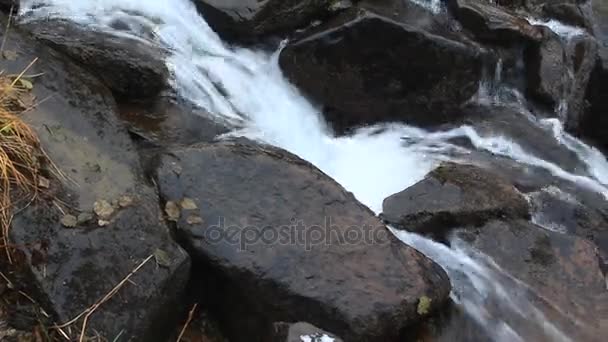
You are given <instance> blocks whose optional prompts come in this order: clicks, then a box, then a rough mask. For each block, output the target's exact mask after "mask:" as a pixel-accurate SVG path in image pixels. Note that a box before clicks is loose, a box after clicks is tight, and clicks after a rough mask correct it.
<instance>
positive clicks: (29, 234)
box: [0, 20, 189, 341]
mask: <svg viewBox="0 0 608 342" xmlns="http://www.w3.org/2000/svg"><path fill="white" fill-rule="evenodd" d="M5 25H6V22H5V21H3V20H2V22H1V25H0V26H2V27H3V28H4V27H5ZM5 48H6V49H7V50H10V51H14V52H15V53H16V58H15V59H14V60H13V59H11V60H2V61H1V62H0V67H1V69H2V70H5V72H7V73H14V74H18V73H19V72H20V71H21V70H23V68H24V67H25V66H26V65H27V64H29V63H30V62H31V61H32V60H33V59H34V57H39V60H38V62H37V63H36V64H35V65H34V66H33V67H32V68H31V69H30V70H29V71H28V73H31V74H38V73H43V74H42V76H39V77H36V78H35V79H32V84H33V89H32V94H33V96H34V97H35V99H38V100H42V99H45V101H41V102H40V103H39V104H38V105H36V106H35V107H34V108H33V109H32V110H31V111H29V112H27V113H25V114H24V115H23V118H24V120H25V121H26V122H27V123H28V124H29V125H31V127H32V128H33V129H35V131H36V132H37V133H38V135H39V137H40V140H41V143H42V147H43V148H44V149H45V150H46V152H47V153H48V155H49V157H50V158H51V159H52V161H53V162H54V163H55V164H56V165H58V167H59V169H60V171H61V174H62V175H63V176H60V175H59V174H58V173H57V172H56V173H55V175H54V176H53V177H50V178H51V179H50V187H49V190H48V191H46V192H44V193H42V194H41V195H40V196H39V200H38V201H36V202H34V203H32V204H31V205H30V206H29V207H28V208H27V209H26V210H24V211H21V212H19V213H18V214H17V215H16V216H15V217H14V220H13V224H12V227H11V232H10V241H11V242H12V243H14V244H15V245H17V246H19V247H18V248H17V249H16V250H14V251H13V252H14V256H15V260H21V261H20V264H21V267H24V268H25V270H26V272H25V273H27V274H26V276H29V282H30V283H31V284H33V287H34V288H35V292H37V294H38V296H37V299H38V301H39V302H40V303H44V304H47V307H46V310H47V311H48V312H49V313H50V314H51V315H52V316H53V318H54V321H56V322H58V323H62V322H66V321H68V320H70V319H71V318H73V317H75V316H76V315H78V314H79V313H81V312H82V311H84V310H85V309H87V308H88V307H89V306H91V305H92V304H94V303H95V302H97V301H98V300H100V299H101V298H102V297H104V296H105V295H106V294H107V293H108V292H109V291H110V290H111V289H112V288H114V287H115V286H116V285H117V284H118V283H119V282H120V281H121V280H123V279H124V278H125V277H127V275H129V273H131V272H132V271H133V270H134V269H135V268H136V267H137V266H138V265H140V263H142V261H143V260H145V259H146V258H148V257H149V256H154V255H155V254H156V253H157V252H158V251H159V250H160V251H162V253H163V254H164V255H165V261H164V262H163V264H162V265H159V263H158V262H157V260H156V259H157V258H154V257H152V258H151V259H149V261H148V262H147V263H146V264H145V265H144V266H143V267H142V268H141V269H140V270H139V271H138V272H137V273H136V274H135V275H134V276H133V277H131V278H130V282H128V283H127V284H126V285H125V286H124V287H123V288H122V289H121V290H120V291H119V293H117V294H116V295H115V296H113V297H112V298H111V299H110V300H109V301H108V302H106V303H105V304H103V305H102V306H101V307H99V309H97V311H96V312H95V313H94V314H93V315H92V316H91V317H90V320H89V322H88V330H87V333H88V334H90V335H94V334H95V333H94V332H98V333H99V334H100V335H101V336H103V337H105V338H108V339H109V340H112V339H114V338H115V337H116V336H118V335H119V334H120V335H121V336H122V338H124V339H125V340H129V339H131V340H146V341H156V340H162V338H163V334H164V333H165V332H167V331H169V330H170V327H172V326H173V322H172V320H173V319H174V315H173V314H172V310H173V308H175V305H174V304H175V303H177V302H178V301H179V300H180V298H181V294H182V292H183V289H184V287H185V284H186V281H187V279H188V275H189V257H188V256H187V255H186V253H185V252H184V251H183V250H182V249H181V248H179V247H178V246H177V245H176V244H175V243H174V242H173V241H172V239H171V237H170V234H169V230H168V228H167V226H166V225H165V223H164V221H163V220H162V215H161V212H160V209H159V206H158V203H159V200H158V195H157V194H156V192H155V190H154V188H153V187H152V186H151V185H150V184H149V183H148V182H147V181H146V180H145V179H143V178H142V176H141V174H142V170H141V167H140V164H139V158H138V155H137V153H136V150H135V147H134V145H133V143H132V142H131V140H130V138H129V136H128V134H127V132H126V130H125V128H124V127H123V125H122V124H121V123H120V122H119V121H118V119H117V110H116V105H115V103H114V100H113V98H112V96H111V95H110V91H109V90H108V89H107V88H106V87H105V86H104V85H103V84H102V83H101V82H99V81H98V80H96V79H95V78H93V77H92V76H89V74H88V73H87V72H86V71H85V70H83V69H81V68H80V67H79V66H77V65H75V64H72V63H70V62H68V61H66V58H65V57H63V56H61V55H59V54H58V53H56V52H54V51H52V50H50V49H48V48H46V47H43V46H41V45H40V44H38V43H36V42H35V41H34V40H32V39H31V38H29V37H28V36H27V35H25V34H22V33H20V32H19V31H18V29H15V28H12V29H11V33H10V37H9V39H8V41H7V45H6V47H5ZM125 196H126V197H125ZM127 197H128V198H130V201H127V200H126V198H127ZM101 201H104V202H101ZM96 202H97V205H96ZM101 204H103V205H101ZM110 208H111V209H112V210H110ZM66 215H71V216H72V217H76V218H77V220H76V224H75V225H74V224H73V223H74V221H73V220H71V221H70V222H71V224H70V226H74V227H66V226H65V225H63V224H62V222H61V221H62V219H64V218H65V217H66ZM78 218H81V220H79V219H78ZM64 222H65V220H64ZM81 323H82V321H79V322H78V323H77V325H78V327H80V324H81ZM167 326H169V328H168V327H167ZM76 330H78V329H74V331H76Z"/></svg>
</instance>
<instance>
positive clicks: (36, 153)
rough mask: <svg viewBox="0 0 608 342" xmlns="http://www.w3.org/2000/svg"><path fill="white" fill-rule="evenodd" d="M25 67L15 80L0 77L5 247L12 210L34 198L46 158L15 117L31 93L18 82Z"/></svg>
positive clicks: (0, 200) (0, 216)
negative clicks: (22, 101) (22, 102)
mask: <svg viewBox="0 0 608 342" xmlns="http://www.w3.org/2000/svg"><path fill="white" fill-rule="evenodd" d="M34 62H35V60H34V61H33V62H32V63H31V64H30V66H31V65H32V64H33V63H34ZM28 68H29V66H28ZM28 68H26V69H25V70H24V71H23V72H22V73H21V74H20V75H18V76H17V77H11V76H5V75H3V74H0V228H1V230H0V234H1V237H2V242H3V245H5V246H8V245H10V243H9V241H8V236H9V229H10V225H11V221H12V217H13V214H14V212H15V210H16V209H18V208H19V206H22V207H23V206H27V205H28V204H29V203H31V202H32V201H33V200H34V199H35V198H36V196H37V195H38V192H39V191H38V190H39V188H38V184H39V177H40V167H41V165H40V162H41V160H42V159H44V158H46V156H45V155H44V153H43V152H42V150H41V148H40V140H39V139H38V137H37V135H36V133H35V132H34V130H33V129H32V128H31V127H29V126H28V125H27V124H26V123H25V122H24V121H23V120H22V119H21V118H20V117H19V114H20V113H21V112H22V111H23V110H24V109H25V108H22V107H21V106H19V97H20V96H21V95H23V94H24V93H26V92H29V91H31V83H29V82H28V81H25V80H22V76H23V74H24V73H25V72H26V71H27V69H28ZM6 251H7V256H8V259H9V261H11V255H10V249H9V248H7V249H6Z"/></svg>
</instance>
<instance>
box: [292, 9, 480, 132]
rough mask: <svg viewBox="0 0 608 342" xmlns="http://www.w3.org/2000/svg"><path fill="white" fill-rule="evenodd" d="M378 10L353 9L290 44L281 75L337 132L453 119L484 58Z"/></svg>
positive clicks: (471, 92)
mask: <svg viewBox="0 0 608 342" xmlns="http://www.w3.org/2000/svg"><path fill="white" fill-rule="evenodd" d="M379 12H380V11H378V10H377V9H375V10H373V11H372V10H369V9H367V8H357V9H353V10H351V11H348V12H346V13H344V14H342V15H340V16H339V17H337V18H335V19H334V20H333V21H331V22H329V23H327V24H326V25H324V26H323V29H322V30H321V31H320V32H317V31H315V32H312V33H311V34H310V35H308V36H306V37H304V38H302V39H300V40H298V41H295V42H293V43H291V44H289V45H288V46H287V47H286V48H285V49H284V50H283V51H282V53H281V56H280V64H281V67H282V68H283V71H284V72H285V74H286V76H287V77H288V78H289V79H290V80H291V81H292V82H293V83H294V84H295V85H296V86H298V87H299V88H300V89H301V90H302V91H303V92H304V93H305V94H307V95H308V96H309V97H310V98H311V99H312V100H313V101H314V102H316V103H318V104H319V105H320V106H321V107H322V111H323V114H324V116H325V118H326V119H327V121H328V122H329V123H330V124H331V125H332V126H333V128H334V130H335V131H336V132H337V133H344V132H346V131H348V130H350V129H352V128H355V127H358V126H364V125H368V124H374V123H377V122H386V121H402V122H407V123H409V124H413V125H421V126H425V127H429V126H434V125H438V124H441V123H445V122H449V121H451V120H454V118H455V117H456V116H457V113H458V109H459V108H460V106H461V105H462V104H463V103H464V102H465V101H467V100H468V99H470V98H471V97H472V96H473V95H474V94H475V93H476V92H477V89H478V86H479V80H480V79H481V70H482V60H483V59H484V58H485V57H487V56H486V55H485V54H484V53H482V50H481V49H480V48H479V47H477V46H475V45H471V44H468V43H463V42H460V41H457V40H453V39H448V38H445V37H443V36H439V35H435V34H433V33H429V32H427V31H426V30H424V29H422V28H420V27H421V26H420V25H423V26H422V27H424V28H426V26H425V24H424V23H419V22H416V23H415V24H414V23H411V25H410V22H400V21H396V19H395V18H392V17H388V16H384V15H381V14H378V13H379ZM431 26H432V25H431ZM378 36H382V39H378Z"/></svg>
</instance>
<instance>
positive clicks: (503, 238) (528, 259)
mask: <svg viewBox="0 0 608 342" xmlns="http://www.w3.org/2000/svg"><path fill="white" fill-rule="evenodd" d="M469 238H471V239H472V240H471V241H472V244H473V246H474V247H475V248H476V249H478V250H479V251H481V252H483V253H484V254H486V255H488V256H489V257H491V258H492V260H493V261H494V262H496V264H498V265H499V266H500V267H501V268H502V270H504V272H506V273H507V274H509V275H511V276H513V277H515V278H516V279H518V280H519V281H521V282H523V283H525V284H527V285H528V287H529V289H528V293H526V294H525V295H526V296H527V297H528V298H530V300H531V302H532V303H534V305H535V307H536V308H537V309H539V310H541V312H542V313H543V314H544V315H545V319H546V321H547V322H552V324H554V325H555V326H557V327H560V328H561V329H562V331H563V332H564V333H566V334H567V335H568V336H569V337H570V338H572V340H575V341H601V340H602V337H603V336H605V334H606V330H607V329H608V325H606V322H607V321H606V319H607V318H606V317H607V316H606V312H607V310H608V291H606V282H605V279H604V276H603V274H602V272H601V271H600V268H599V265H598V261H597V251H596V247H595V245H594V244H593V243H590V242H589V241H587V240H585V239H582V238H579V237H574V236H569V235H565V234H561V233H556V232H552V231H548V230H545V229H543V228H540V227H538V226H535V225H533V224H530V223H527V222H524V221H513V222H500V221H493V222H490V223H488V224H487V225H485V226H484V227H482V228H480V229H478V231H477V233H476V234H475V236H474V237H469ZM503 286H504V284H503ZM536 334H545V338H549V340H552V339H555V338H556V335H552V334H554V333H552V332H551V331H545V332H542V331H538V332H536ZM536 340H542V339H536Z"/></svg>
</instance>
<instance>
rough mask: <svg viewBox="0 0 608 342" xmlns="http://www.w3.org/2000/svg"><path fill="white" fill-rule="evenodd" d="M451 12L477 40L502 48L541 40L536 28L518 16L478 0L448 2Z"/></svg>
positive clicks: (541, 35)
mask: <svg viewBox="0 0 608 342" xmlns="http://www.w3.org/2000/svg"><path fill="white" fill-rule="evenodd" d="M448 3H449V5H450V8H451V10H452V12H453V13H454V14H455V16H456V17H457V18H458V20H459V21H460V22H461V23H462V25H463V26H464V27H465V28H467V29H468V30H470V31H471V32H472V33H473V34H474V35H475V36H476V37H477V38H478V39H480V40H483V41H487V42H492V43H502V44H513V43H526V42H528V41H537V40H540V39H542V37H543V33H542V30H541V29H540V28H539V27H536V26H533V25H530V23H529V22H528V21H527V20H526V19H525V18H524V17H522V16H519V15H517V14H514V13H511V12H509V11H508V10H506V9H503V8H500V7H499V6H496V5H494V4H491V3H488V2H487V1H482V0H449V2H448Z"/></svg>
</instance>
